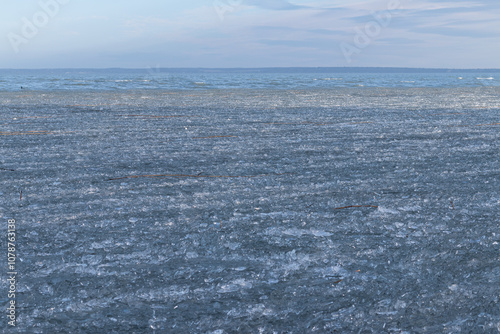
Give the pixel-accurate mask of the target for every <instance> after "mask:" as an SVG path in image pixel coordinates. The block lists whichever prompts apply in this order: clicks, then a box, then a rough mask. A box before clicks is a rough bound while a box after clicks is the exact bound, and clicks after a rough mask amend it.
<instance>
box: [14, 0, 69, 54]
mask: <svg viewBox="0 0 500 334" xmlns="http://www.w3.org/2000/svg"><path fill="white" fill-rule="evenodd" d="M70 1H71V0H40V1H39V2H38V5H39V6H40V10H39V11H37V12H36V13H35V14H33V16H32V18H31V20H30V19H28V18H27V17H23V18H21V21H22V24H21V31H20V34H16V33H14V32H10V33H9V34H8V35H7V38H8V39H9V42H10V45H11V46H12V49H13V50H14V52H15V53H19V51H20V49H19V47H20V46H21V45H22V44H27V43H28V42H29V41H30V40H31V39H33V38H35V37H36V36H37V35H38V33H39V32H40V29H42V28H44V27H45V26H46V25H47V24H48V23H49V22H50V20H51V19H52V18H54V17H55V16H56V15H57V14H59V11H60V10H61V6H62V5H66V4H68V3H69V2H70Z"/></svg>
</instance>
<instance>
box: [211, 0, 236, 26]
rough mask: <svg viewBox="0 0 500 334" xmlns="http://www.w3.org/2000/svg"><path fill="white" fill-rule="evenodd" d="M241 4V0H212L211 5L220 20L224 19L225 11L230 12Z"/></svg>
mask: <svg viewBox="0 0 500 334" xmlns="http://www.w3.org/2000/svg"><path fill="white" fill-rule="evenodd" d="M242 4H243V0H214V2H213V7H214V9H215V11H216V12H217V15H218V16H219V18H220V20H221V21H224V16H225V15H226V13H228V12H229V13H232V12H234V11H235V10H236V9H238V7H239V6H241V5H242Z"/></svg>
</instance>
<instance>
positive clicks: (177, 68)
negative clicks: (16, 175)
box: [0, 66, 500, 71]
mask: <svg viewBox="0 0 500 334" xmlns="http://www.w3.org/2000/svg"><path fill="white" fill-rule="evenodd" d="M144 69H146V70H147V69H169V70H268V69H283V70H285V69H308V70H311V69H393V70H444V71H464V70H465V71H475V70H480V71H488V70H490V71H491V70H493V71H500V68H487V67H478V68H470V67H467V68H451V67H403V66H401V67H399V66H264V67H161V66H155V67H152V66H148V67H40V68H0V71H3V70H144Z"/></svg>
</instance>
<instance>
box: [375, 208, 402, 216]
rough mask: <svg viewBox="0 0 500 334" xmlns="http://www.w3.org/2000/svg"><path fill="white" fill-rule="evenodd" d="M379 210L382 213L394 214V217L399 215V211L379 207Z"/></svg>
mask: <svg viewBox="0 0 500 334" xmlns="http://www.w3.org/2000/svg"><path fill="white" fill-rule="evenodd" d="M377 210H378V212H380V213H386V214H393V215H396V214H398V213H399V211H397V210H393V209H389V208H384V207H383V206H379V207H378V209H377Z"/></svg>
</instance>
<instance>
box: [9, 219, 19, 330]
mask: <svg viewBox="0 0 500 334" xmlns="http://www.w3.org/2000/svg"><path fill="white" fill-rule="evenodd" d="M16 259H17V253H16V220H15V219H9V220H8V221H7V268H8V271H7V277H8V279H7V282H8V287H9V290H8V294H7V297H8V300H9V303H8V305H7V318H8V324H9V326H11V327H15V326H16V321H17V320H16V319H17V314H16V307H17V305H16V284H17V271H16V270H17V268H16Z"/></svg>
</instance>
